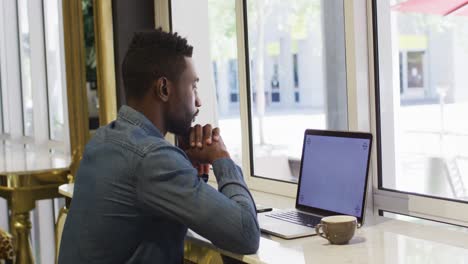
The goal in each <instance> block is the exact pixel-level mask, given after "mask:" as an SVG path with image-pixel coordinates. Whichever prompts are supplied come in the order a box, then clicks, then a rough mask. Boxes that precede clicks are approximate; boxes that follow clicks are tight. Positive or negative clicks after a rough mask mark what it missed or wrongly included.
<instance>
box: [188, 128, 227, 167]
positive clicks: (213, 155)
mask: <svg viewBox="0 0 468 264" xmlns="http://www.w3.org/2000/svg"><path fill="white" fill-rule="evenodd" d="M185 153H187V156H189V158H190V160H192V162H193V161H196V162H198V163H201V164H207V163H208V164H213V162H214V161H215V160H217V159H220V158H230V156H229V152H228V151H227V149H226V146H225V145H224V141H223V139H222V138H221V136H219V135H218V140H217V141H212V142H211V144H208V143H206V141H204V144H203V145H202V147H201V148H199V147H194V148H189V149H188V150H186V151H185Z"/></svg>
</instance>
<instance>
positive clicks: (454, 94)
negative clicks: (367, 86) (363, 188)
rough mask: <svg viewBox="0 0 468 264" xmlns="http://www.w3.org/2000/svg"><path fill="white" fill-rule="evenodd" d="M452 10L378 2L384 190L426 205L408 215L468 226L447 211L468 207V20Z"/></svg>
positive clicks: (378, 96)
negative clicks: (464, 204)
mask: <svg viewBox="0 0 468 264" xmlns="http://www.w3.org/2000/svg"><path fill="white" fill-rule="evenodd" d="M450 4H451V2H449V1H447V2H444V4H441V5H440V6H438V7H430V6H431V5H423V4H418V3H417V1H411V0H405V1H402V0H386V1H373V9H374V10H373V12H374V43H376V44H377V50H376V52H375V59H376V60H375V66H376V75H377V78H376V80H377V82H376V89H377V92H376V112H377V118H378V121H379V123H378V124H377V126H378V127H377V135H378V141H379V143H380V144H379V146H378V159H379V161H380V162H379V163H378V166H379V167H378V169H379V179H378V188H379V190H382V191H385V192H381V193H382V194H385V193H386V192H388V191H389V192H392V193H397V194H396V195H397V197H406V198H405V199H410V200H409V202H411V201H412V200H415V201H416V199H417V201H421V202H418V203H416V205H414V204H413V206H409V205H406V209H405V208H401V210H402V213H409V214H411V211H413V213H414V212H416V211H417V212H418V213H420V214H425V215H426V216H427V215H432V216H437V217H443V218H450V219H458V220H463V221H466V220H467V218H466V217H461V218H458V217H457V216H456V215H457V214H458V213H457V212H456V211H452V210H449V209H448V208H452V209H453V208H459V207H458V206H459V205H457V203H453V202H456V201H464V202H467V201H468V122H465V121H464V120H466V116H467V114H468V89H467V88H468V76H467V74H466V68H467V67H468V49H467V47H468V38H467V36H468V17H466V16H457V15H456V12H454V14H452V15H449V16H444V14H445V13H446V11H444V7H443V6H444V5H446V8H448V9H449V10H450V9H454V8H455V7H451V8H450ZM465 8H466V7H465ZM398 193H399V194H402V195H406V196H398ZM417 197H418V198H417ZM425 199H426V200H425ZM428 199H430V200H428ZM423 201H424V202H423ZM429 203H432V206H435V205H434V203H440V204H441V205H443V207H441V210H440V211H437V210H436V209H433V210H432V211H431V210H429V206H428V204H429ZM389 204H390V203H382V205H383V206H384V207H386V206H389ZM397 209H398V208H397ZM404 211H406V212H404ZM408 211H409V212H408Z"/></svg>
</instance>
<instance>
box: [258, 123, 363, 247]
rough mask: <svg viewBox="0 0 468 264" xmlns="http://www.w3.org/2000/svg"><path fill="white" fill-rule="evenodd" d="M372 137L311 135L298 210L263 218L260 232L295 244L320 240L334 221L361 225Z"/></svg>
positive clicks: (313, 132) (305, 148)
mask: <svg viewBox="0 0 468 264" xmlns="http://www.w3.org/2000/svg"><path fill="white" fill-rule="evenodd" d="M371 148H372V134H370V133H362V132H345V131H325V130H315V129H308V130H306V131H305V134H304V143H303V146H302V158H301V170H300V174H299V183H298V188H297V196H296V208H295V209H289V210H279V211H278V210H275V211H272V212H268V213H261V214H258V220H259V224H260V229H261V230H262V231H263V232H265V233H269V234H273V235H276V236H279V237H282V238H286V239H290V238H297V237H304V236H310V235H315V228H314V227H315V225H317V224H319V223H320V219H321V218H322V217H325V216H330V215H342V214H347V215H353V216H355V217H356V218H357V219H358V225H362V222H363V218H364V211H365V210H364V209H365V204H364V203H365V200H366V189H367V184H366V183H367V178H368V171H369V160H370V152H371Z"/></svg>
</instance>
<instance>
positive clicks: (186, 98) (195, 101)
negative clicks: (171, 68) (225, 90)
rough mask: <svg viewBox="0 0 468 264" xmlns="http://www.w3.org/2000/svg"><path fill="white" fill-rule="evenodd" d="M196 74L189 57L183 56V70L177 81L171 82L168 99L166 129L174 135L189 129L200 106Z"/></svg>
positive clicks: (186, 131) (181, 133) (184, 132)
mask: <svg viewBox="0 0 468 264" xmlns="http://www.w3.org/2000/svg"><path fill="white" fill-rule="evenodd" d="M197 83H198V76H197V73H196V72H195V67H194V66H193V62H192V59H191V58H188V57H185V70H184V71H183V73H182V75H181V76H180V78H179V80H178V82H177V83H173V85H174V87H173V88H174V89H173V96H171V98H170V101H169V111H168V116H167V120H168V124H167V128H168V131H169V132H171V133H174V134H176V135H184V134H186V133H188V131H189V130H190V127H191V124H192V122H193V121H194V119H195V116H196V115H197V114H198V111H199V110H198V108H199V107H200V106H201V101H200V98H199V97H198V92H197Z"/></svg>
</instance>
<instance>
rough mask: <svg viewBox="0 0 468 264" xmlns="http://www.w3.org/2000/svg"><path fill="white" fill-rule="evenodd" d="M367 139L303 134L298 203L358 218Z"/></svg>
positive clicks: (363, 180)
mask: <svg viewBox="0 0 468 264" xmlns="http://www.w3.org/2000/svg"><path fill="white" fill-rule="evenodd" d="M369 145H370V140H369V139H362V138H349V137H334V136H321V135H306V138H305V145H304V153H303V157H302V158H303V162H302V174H301V184H300V187H299V188H300V189H299V194H298V195H299V197H298V204H300V205H303V206H310V207H315V208H319V209H323V210H328V211H332V212H338V213H342V214H348V215H354V216H356V217H360V216H361V211H362V210H363V208H362V206H363V203H362V199H363V196H364V192H365V184H366V182H365V181H366V173H367V162H368V157H369Z"/></svg>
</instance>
